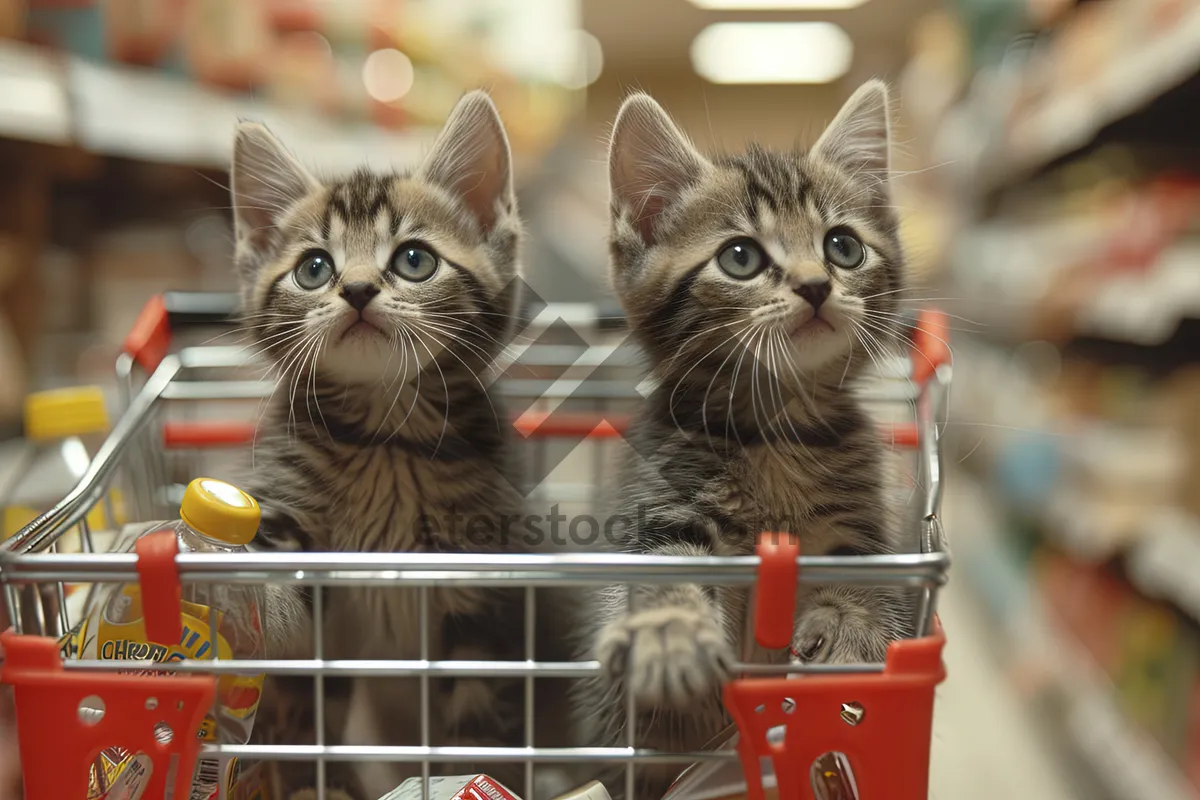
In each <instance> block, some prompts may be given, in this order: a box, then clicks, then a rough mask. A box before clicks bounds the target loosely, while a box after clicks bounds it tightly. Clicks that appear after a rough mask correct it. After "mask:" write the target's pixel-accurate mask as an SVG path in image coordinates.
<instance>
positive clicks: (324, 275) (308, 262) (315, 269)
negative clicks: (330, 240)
mask: <svg viewBox="0 0 1200 800" xmlns="http://www.w3.org/2000/svg"><path fill="white" fill-rule="evenodd" d="M292 274H293V275H295V277H296V285H297V286H299V287H300V288H301V289H306V290H307V291H310V292H311V291H313V290H314V289H320V288H321V287H322V286H324V285H325V284H327V283H329V280H330V278H332V277H333V256H331V255H329V253H326V252H325V251H324V250H309V251H308V252H307V253H305V254H304V255H303V256H301V257H300V261H299V262H297V264H296V268H295V269H294V270H293V271H292Z"/></svg>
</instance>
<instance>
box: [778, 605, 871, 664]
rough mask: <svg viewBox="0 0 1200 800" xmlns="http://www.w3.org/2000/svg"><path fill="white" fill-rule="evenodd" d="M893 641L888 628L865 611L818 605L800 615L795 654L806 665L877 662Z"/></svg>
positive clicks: (793, 653)
mask: <svg viewBox="0 0 1200 800" xmlns="http://www.w3.org/2000/svg"><path fill="white" fill-rule="evenodd" d="M889 641H890V638H889V637H888V635H887V632H886V629H885V627H884V626H883V625H881V624H879V623H877V622H875V621H873V620H871V619H870V618H869V617H867V616H865V615H863V614H860V613H852V612H851V613H844V612H843V611H842V610H841V609H839V608H837V607H835V606H831V605H815V606H812V607H811V608H808V609H807V610H805V611H803V612H802V613H801V614H800V619H799V621H798V622H797V624H796V635H795V637H794V638H793V640H792V650H791V653H792V656H794V657H795V658H798V659H799V660H800V661H801V662H802V663H805V664H861V663H864V662H867V663H874V662H877V661H882V660H883V659H884V657H885V656H886V654H887V646H888V642H889Z"/></svg>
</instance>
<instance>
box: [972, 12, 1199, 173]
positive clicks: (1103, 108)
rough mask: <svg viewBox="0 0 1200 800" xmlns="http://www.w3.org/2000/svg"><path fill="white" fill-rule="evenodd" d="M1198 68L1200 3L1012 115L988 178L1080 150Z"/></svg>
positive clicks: (1033, 167) (1034, 167)
mask: <svg viewBox="0 0 1200 800" xmlns="http://www.w3.org/2000/svg"><path fill="white" fill-rule="evenodd" d="M1035 66H1036V67H1037V68H1042V69H1044V68H1045V65H1043V64H1037V65H1035ZM1197 71H1200V8H1194V9H1192V10H1191V11H1188V12H1187V13H1186V14H1185V16H1184V17H1183V19H1182V21H1181V22H1180V23H1179V24H1177V25H1173V26H1170V27H1167V28H1165V29H1164V30H1162V31H1161V32H1160V33H1159V34H1158V35H1154V36H1152V37H1151V38H1150V39H1149V40H1148V41H1143V42H1141V43H1139V44H1138V45H1137V46H1134V47H1130V48H1126V49H1125V51H1124V52H1122V53H1121V54H1120V57H1118V58H1113V59H1110V60H1108V62H1107V65H1106V66H1105V68H1104V69H1103V70H1102V71H1101V72H1100V74H1099V75H1098V76H1097V77H1095V78H1094V79H1092V80H1091V81H1090V82H1088V83H1086V84H1084V85H1082V86H1078V87H1074V88H1071V89H1067V90H1064V91H1061V92H1054V93H1051V94H1049V95H1047V96H1046V97H1044V98H1042V99H1041V100H1040V101H1039V102H1038V103H1037V104H1036V105H1035V106H1033V107H1032V108H1029V109H1026V110H1023V112H1022V113H1021V114H1020V115H1019V116H1017V117H1016V118H1015V119H1014V120H1013V124H1012V127H1011V128H1010V130H1009V131H1008V134H1007V136H1006V140H1005V141H1004V143H1003V145H1002V148H1003V149H1002V150H1001V152H1000V153H999V154H998V157H997V156H993V157H991V158H989V159H988V160H987V162H986V164H987V165H986V173H985V182H986V183H988V184H990V185H995V184H998V183H1000V182H1011V181H1012V180H1014V179H1015V178H1017V177H1019V176H1021V175H1023V174H1029V173H1031V172H1034V171H1036V170H1037V169H1038V168H1039V167H1042V166H1044V165H1046V164H1049V163H1050V162H1052V161H1054V160H1056V159H1059V158H1061V157H1063V156H1065V155H1068V154H1069V153H1071V152H1073V151H1075V150H1078V149H1079V148H1081V147H1083V146H1085V145H1087V144H1088V143H1089V142H1090V141H1091V140H1092V139H1093V138H1094V137H1095V136H1096V134H1097V133H1098V132H1099V131H1100V130H1102V129H1103V128H1105V127H1106V126H1108V125H1110V124H1112V123H1114V122H1116V121H1118V120H1120V119H1122V118H1124V117H1126V116H1128V115H1130V114H1133V113H1135V112H1137V111H1139V110H1140V109H1142V108H1144V107H1146V106H1147V105H1148V104H1149V103H1150V102H1151V101H1153V100H1154V99H1155V98H1157V97H1159V96H1160V95H1162V94H1163V93H1164V92H1166V91H1168V90H1170V89H1173V88H1175V87H1176V86H1178V85H1179V84H1181V83H1183V82H1184V81H1185V80H1187V79H1188V78H1190V77H1192V76H1193V75H1195V74H1196V73H1197Z"/></svg>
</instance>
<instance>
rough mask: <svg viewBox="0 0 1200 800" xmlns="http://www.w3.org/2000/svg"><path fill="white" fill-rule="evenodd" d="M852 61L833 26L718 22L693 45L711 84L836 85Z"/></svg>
mask: <svg viewBox="0 0 1200 800" xmlns="http://www.w3.org/2000/svg"><path fill="white" fill-rule="evenodd" d="M853 57H854V45H853V43H852V42H851V41H850V37H849V36H848V35H847V34H846V32H845V31H844V30H842V29H841V28H840V27H838V26H837V25H834V24H833V23H831V22H718V23H715V24H713V25H709V26H708V27H707V28H705V29H704V30H702V31H700V34H699V35H698V36H697V37H696V38H695V39H694V40H693V41H692V67H693V69H695V70H696V72H697V74H699V75H700V76H701V77H703V78H705V79H706V80H708V81H711V82H712V83H743V84H744V83H760V84H762V83H831V82H833V81H836V80H837V79H838V78H840V77H842V76H843V75H845V74H846V72H848V71H849V69H850V62H851V61H852V59H853Z"/></svg>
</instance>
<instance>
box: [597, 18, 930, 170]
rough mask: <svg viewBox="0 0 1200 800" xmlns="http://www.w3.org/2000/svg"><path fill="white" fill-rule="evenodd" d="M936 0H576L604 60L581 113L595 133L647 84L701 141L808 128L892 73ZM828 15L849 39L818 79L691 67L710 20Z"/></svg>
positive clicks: (810, 133)
mask: <svg viewBox="0 0 1200 800" xmlns="http://www.w3.org/2000/svg"><path fill="white" fill-rule="evenodd" d="M941 3H942V0H868V2H867V3H865V4H864V5H862V6H860V7H858V8H855V9H850V10H845V11H806V12H798V11H794V12H786V11H708V10H703V9H699V8H697V7H695V6H693V5H692V4H691V3H690V2H688V0H583V2H582V23H583V27H584V28H585V29H586V30H588V31H589V32H590V33H592V35H594V36H595V37H596V38H597V39H599V40H600V44H601V47H602V50H603V56H604V68H603V72H602V73H601V75H600V79H599V80H598V81H597V82H596V83H595V84H593V85H592V86H591V87H589V89H588V95H587V113H586V122H587V124H588V126H589V128H590V129H591V131H592V132H593V133H594V134H596V135H598V136H600V137H603V136H604V134H605V133H606V132H607V125H608V124H609V122H610V121H611V120H612V118H613V116H614V115H615V113H616V110H617V107H618V106H619V104H620V101H621V98H622V97H624V95H625V94H626V93H627V92H628V91H629V90H630V89H633V88H638V89H643V90H645V91H648V92H650V93H651V94H653V95H654V96H655V97H656V98H658V99H659V101H660V102H662V103H663V105H664V106H666V107H667V109H668V110H669V111H670V112H671V113H672V114H673V115H674V116H675V118H676V119H677V120H678V121H679V122H680V124H682V125H683V126H684V128H685V129H687V130H688V131H689V133H691V135H692V136H693V137H694V138H695V139H696V140H697V142H698V143H699V144H700V145H701V146H710V145H715V146H718V147H735V146H739V145H740V144H741V143H742V142H744V140H745V139H746V137H747V136H749V135H753V136H754V137H755V138H756V139H758V140H759V141H761V142H763V143H764V144H777V145H783V144H785V143H789V142H794V141H795V140H796V139H797V138H800V139H808V138H812V137H815V135H816V133H818V132H819V131H820V129H821V127H823V126H824V124H825V123H826V122H828V120H829V119H831V118H832V117H833V115H834V114H835V113H837V109H838V107H839V106H840V105H841V103H842V102H843V101H844V100H845V98H846V97H847V96H848V95H849V94H850V92H851V91H853V89H854V87H855V86H857V85H858V84H859V83H861V82H863V81H864V80H867V79H868V78H872V77H882V78H884V79H887V80H890V81H892V82H893V85H894V82H895V79H896V78H897V76H898V74H899V71H900V69H901V68H902V67H903V66H904V63H905V62H906V60H907V58H908V54H909V38H910V35H911V33H912V29H913V26H914V25H915V24H916V23H917V21H918V20H919V19H920V18H921V17H922V16H923V15H924V14H925V13H927V12H929V11H932V10H934V9H937V8H938V7H939V6H940V5H941ZM731 21H759V22H769V21H780V22H785V21H787V22H792V21H796V22H799V21H829V22H834V23H836V24H838V25H840V26H841V27H842V28H843V29H845V30H846V32H847V33H848V34H849V35H850V37H851V39H852V40H853V42H854V58H853V63H852V65H851V68H850V72H849V73H848V74H847V75H846V76H845V77H844V78H842V79H840V80H839V81H837V82H836V83H832V84H824V85H802V84H784V85H767V86H755V85H717V84H712V83H709V82H708V81H705V80H703V79H702V78H700V77H699V76H697V75H696V73H695V72H694V71H693V69H692V64H691V57H690V53H689V49H690V46H691V43H692V40H693V39H694V38H695V37H696V34H698V33H699V32H700V31H701V30H703V29H704V28H705V26H707V25H709V24H710V23H713V22H731Z"/></svg>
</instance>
